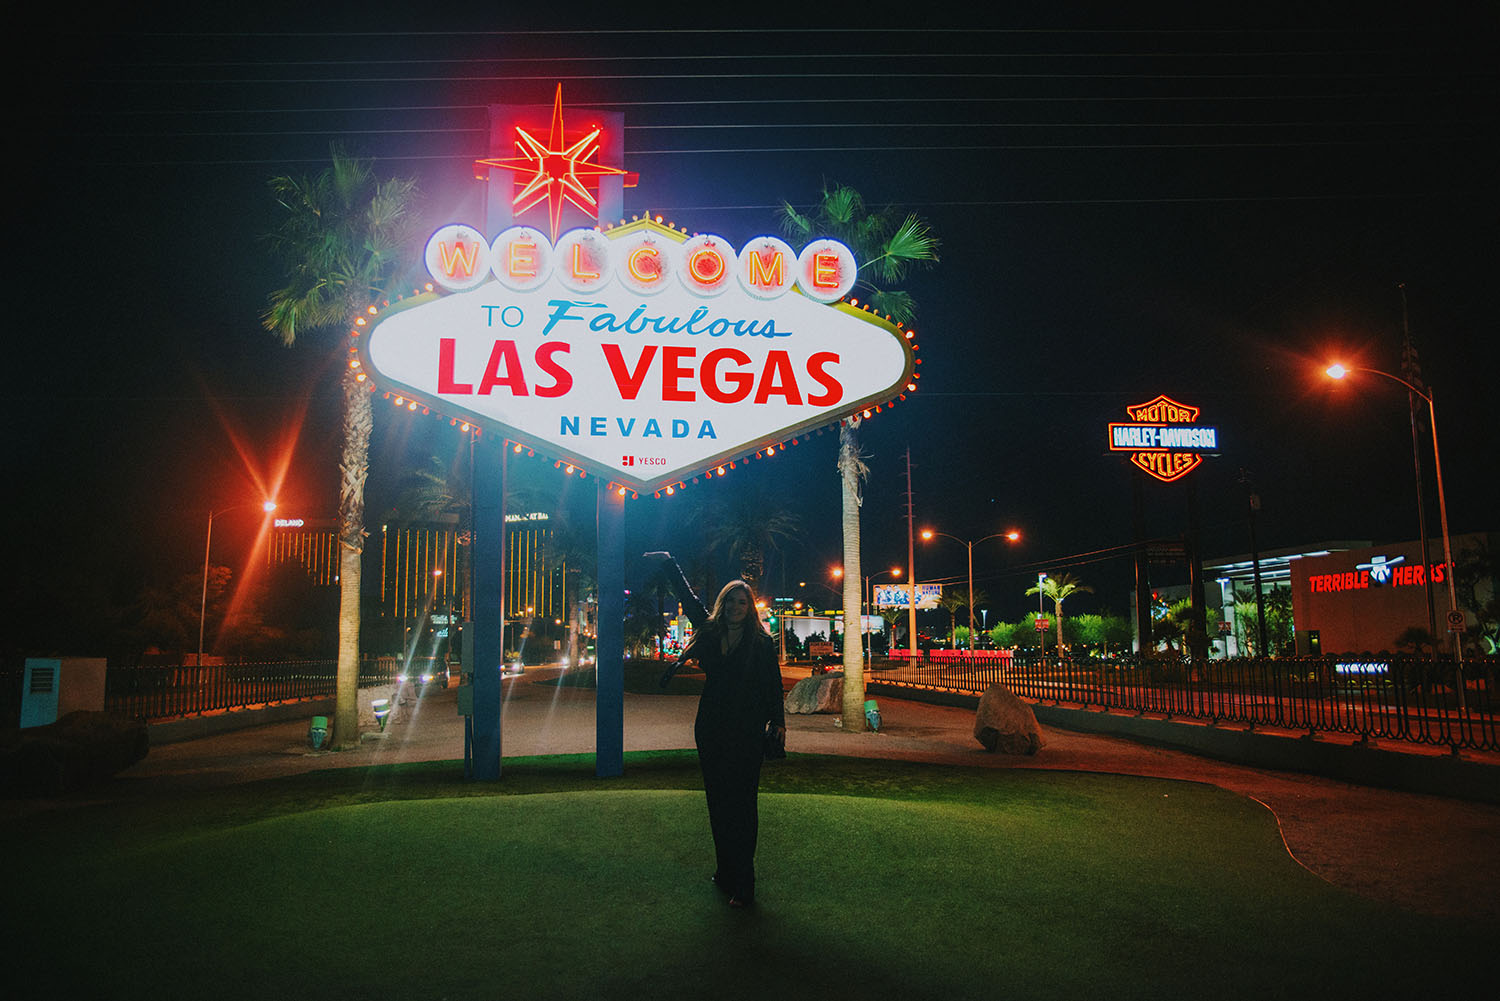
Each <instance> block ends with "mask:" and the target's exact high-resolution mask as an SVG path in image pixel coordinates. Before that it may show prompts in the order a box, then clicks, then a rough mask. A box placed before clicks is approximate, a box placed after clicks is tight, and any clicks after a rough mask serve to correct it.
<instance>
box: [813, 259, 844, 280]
mask: <svg viewBox="0 0 1500 1001" xmlns="http://www.w3.org/2000/svg"><path fill="white" fill-rule="evenodd" d="M812 281H813V284H814V285H816V286H817V287H818V288H838V287H839V255H838V254H814V255H813V267H812Z"/></svg>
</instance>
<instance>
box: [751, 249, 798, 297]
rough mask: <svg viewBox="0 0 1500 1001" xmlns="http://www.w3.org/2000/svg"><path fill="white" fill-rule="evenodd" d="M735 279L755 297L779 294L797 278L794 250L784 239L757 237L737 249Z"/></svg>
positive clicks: (788, 288)
mask: <svg viewBox="0 0 1500 1001" xmlns="http://www.w3.org/2000/svg"><path fill="white" fill-rule="evenodd" d="M739 279H740V286H741V287H742V288H743V289H744V290H745V291H746V292H749V293H750V294H751V295H753V296H755V297H756V298H757V299H775V298H778V297H780V296H783V295H785V294H786V293H787V292H788V291H790V290H791V287H792V283H793V282H795V281H796V280H797V252H796V251H795V250H793V249H792V248H791V247H790V246H788V245H787V243H786V241H785V240H778V239H777V238H776V237H774V236H757V237H756V238H755V239H753V240H751V241H750V242H749V243H747V244H745V246H744V248H743V249H742V250H741V251H740V259H739Z"/></svg>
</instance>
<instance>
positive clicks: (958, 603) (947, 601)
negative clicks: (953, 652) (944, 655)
mask: <svg viewBox="0 0 1500 1001" xmlns="http://www.w3.org/2000/svg"><path fill="white" fill-rule="evenodd" d="M938 607H939V608H941V609H942V610H943V611H945V612H947V613H948V637H949V640H950V641H951V642H952V643H953V645H954V646H955V647H956V646H958V641H957V639H956V638H955V636H954V634H955V633H957V632H958V610H959V609H960V608H967V607H969V603H968V601H966V600H965V599H964V596H963V595H962V594H960V593H959V592H957V591H955V590H953V589H952V588H947V587H945V588H943V596H942V597H941V598H939V599H938Z"/></svg>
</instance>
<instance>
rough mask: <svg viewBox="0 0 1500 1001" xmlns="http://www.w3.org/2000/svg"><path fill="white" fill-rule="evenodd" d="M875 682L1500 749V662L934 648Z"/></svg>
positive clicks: (881, 667)
mask: <svg viewBox="0 0 1500 1001" xmlns="http://www.w3.org/2000/svg"><path fill="white" fill-rule="evenodd" d="M872 668H873V669H872V671H871V672H870V673H869V674H868V675H867V676H866V680H867V681H870V682H873V683H879V684H888V685H894V686H898V687H913V688H927V689H935V690H942V691H953V692H964V693H971V694H976V695H977V694H980V693H982V692H983V691H984V690H985V689H986V688H988V687H989V686H990V685H993V684H997V683H998V684H1002V685H1005V686H1006V687H1007V688H1009V689H1010V690H1011V691H1013V692H1015V693H1016V694H1017V695H1019V696H1021V697H1023V698H1028V699H1033V700H1035V701H1037V702H1048V703H1053V704H1062V703H1070V704H1078V705H1084V706H1097V707H1099V708H1101V709H1115V710H1122V711H1126V712H1136V713H1153V714H1160V715H1164V716H1166V717H1168V718H1171V717H1174V716H1181V717H1189V718H1193V719H1204V720H1208V721H1210V722H1220V721H1224V722H1235V723H1245V724H1248V725H1249V726H1250V727H1251V728H1254V727H1257V726H1267V727H1280V728H1285V729H1292V730H1306V731H1307V732H1308V733H1316V732H1318V731H1327V732H1334V733H1348V734H1357V735H1358V736H1360V737H1361V738H1364V739H1375V738H1379V739H1388V740H1404V741H1413V742H1416V743H1423V744H1437V745H1446V746H1448V747H1450V748H1452V749H1453V750H1454V751H1457V750H1458V749H1460V748H1473V749H1476V750H1487V751H1493V750H1500V722H1497V716H1500V692H1497V687H1496V682H1497V680H1500V679H1497V675H1500V660H1497V659H1496V658H1485V659H1481V660H1477V661H1466V662H1465V663H1464V664H1463V665H1462V674H1461V675H1460V669H1459V665H1457V664H1456V663H1454V662H1453V661H1451V660H1439V661H1434V660H1432V659H1430V658H1420V657H1391V656H1384V655H1382V656H1363V657H1360V658H1336V657H1317V658H1275V659H1260V658H1238V659H1233V660H1210V661H1201V662H1197V663H1188V662H1185V661H1183V662H1178V661H1161V660H1149V661H1138V660H1107V661H1101V660H1086V659H1078V660H1073V659H1068V658H1058V657H1052V656H1042V655H1037V654H1030V655H1028V654H1012V653H1011V652H1009V651H1004V650H976V651H973V652H970V651H966V650H941V651H940V650H934V651H931V653H930V654H929V655H928V656H926V657H923V656H922V655H920V654H919V655H918V656H917V658H916V659H915V660H913V661H911V662H908V661H907V660H905V659H903V658H900V657H895V658H893V659H891V660H889V661H879V662H876V663H875V664H873V665H872Z"/></svg>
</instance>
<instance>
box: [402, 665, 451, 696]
mask: <svg viewBox="0 0 1500 1001" xmlns="http://www.w3.org/2000/svg"><path fill="white" fill-rule="evenodd" d="M396 684H397V685H398V686H400V685H406V684H410V685H411V686H412V688H413V689H415V690H416V691H417V693H418V694H420V693H421V692H423V691H425V690H426V689H427V687H428V686H429V685H440V686H442V687H443V688H447V687H448V665H447V664H442V663H432V662H428V663H424V664H420V665H416V664H413V665H408V666H407V667H404V668H402V669H401V672H400V673H399V674H397V675H396Z"/></svg>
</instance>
